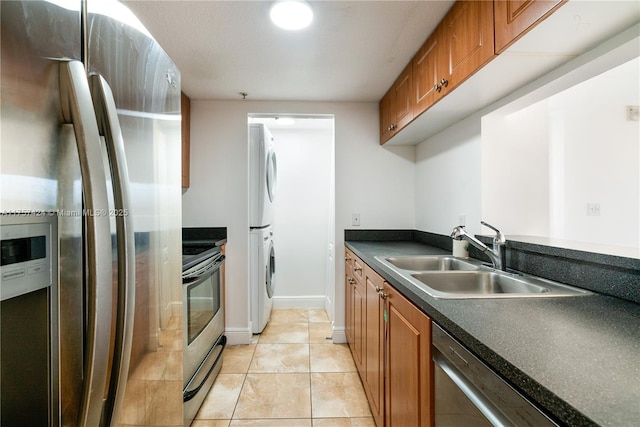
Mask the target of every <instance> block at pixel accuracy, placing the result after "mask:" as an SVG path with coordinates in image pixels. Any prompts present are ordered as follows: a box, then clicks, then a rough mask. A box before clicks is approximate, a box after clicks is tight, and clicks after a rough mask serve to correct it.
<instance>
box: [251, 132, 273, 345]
mask: <svg viewBox="0 0 640 427" xmlns="http://www.w3.org/2000/svg"><path fill="white" fill-rule="evenodd" d="M249 158H250V160H249V264H250V273H249V287H250V292H249V293H250V297H251V325H252V326H251V327H252V332H253V333H254V334H259V333H260V332H262V330H263V329H264V328H265V326H266V325H267V322H268V321H269V316H270V315H271V307H272V305H273V301H272V297H273V291H274V289H275V278H276V276H275V272H276V263H275V251H274V249H273V229H272V224H273V217H274V203H273V202H274V200H275V191H276V178H277V164H276V154H275V151H274V149H273V136H271V132H270V131H269V129H268V128H267V127H266V126H265V125H264V124H262V123H251V124H249Z"/></svg>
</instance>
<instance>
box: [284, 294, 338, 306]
mask: <svg viewBox="0 0 640 427" xmlns="http://www.w3.org/2000/svg"><path fill="white" fill-rule="evenodd" d="M326 300H327V297H326V296H325V295H310V296H295V297H275V296H274V297H273V308H325V305H326Z"/></svg>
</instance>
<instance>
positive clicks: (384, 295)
mask: <svg viewBox="0 0 640 427" xmlns="http://www.w3.org/2000/svg"><path fill="white" fill-rule="evenodd" d="M378 295H379V296H380V298H382V299H387V297H388V296H389V294H388V293H386V292H382V291H380V292H378Z"/></svg>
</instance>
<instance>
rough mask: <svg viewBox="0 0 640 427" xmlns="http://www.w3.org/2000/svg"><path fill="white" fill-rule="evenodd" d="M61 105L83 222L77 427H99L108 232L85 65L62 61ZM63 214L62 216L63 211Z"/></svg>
mask: <svg viewBox="0 0 640 427" xmlns="http://www.w3.org/2000/svg"><path fill="white" fill-rule="evenodd" d="M59 76H60V106H61V112H62V117H63V119H64V122H65V123H67V124H72V125H73V129H74V132H75V136H76V143H77V147H78V157H79V159H80V173H81V175H82V190H83V201H84V212H83V216H84V219H85V224H86V251H87V270H86V271H87V278H88V285H87V324H86V340H85V344H84V383H83V391H82V402H81V404H80V405H81V406H80V414H79V416H78V425H80V426H97V425H100V418H101V415H102V408H103V399H104V390H105V384H106V378H107V370H108V365H109V347H110V339H111V310H112V288H111V275H112V272H111V269H112V266H111V231H110V226H109V215H108V214H109V202H108V196H107V185H106V177H105V173H104V167H103V160H102V151H101V145H100V144H101V142H100V136H99V134H98V125H97V123H96V116H95V112H94V110H93V105H92V102H91V93H90V91H89V83H88V80H87V75H86V73H85V69H84V65H83V64H82V62H79V61H61V62H60V63H59ZM63 214H64V213H63Z"/></svg>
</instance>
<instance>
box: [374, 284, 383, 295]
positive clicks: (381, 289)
mask: <svg viewBox="0 0 640 427" xmlns="http://www.w3.org/2000/svg"><path fill="white" fill-rule="evenodd" d="M383 290H384V288H381V287H380V286H378V285H376V292H377V293H380V292H381V291H383Z"/></svg>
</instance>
